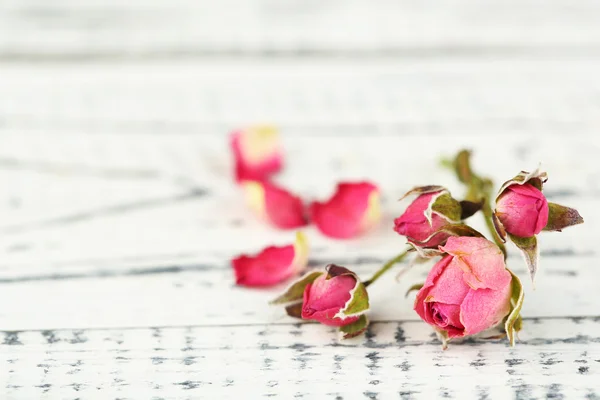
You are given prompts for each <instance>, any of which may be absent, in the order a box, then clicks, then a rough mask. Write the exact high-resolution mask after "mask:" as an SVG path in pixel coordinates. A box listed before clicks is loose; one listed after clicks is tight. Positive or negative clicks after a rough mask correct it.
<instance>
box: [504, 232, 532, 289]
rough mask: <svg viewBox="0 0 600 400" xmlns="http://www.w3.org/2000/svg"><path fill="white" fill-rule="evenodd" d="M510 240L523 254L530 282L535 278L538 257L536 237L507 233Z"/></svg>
mask: <svg viewBox="0 0 600 400" xmlns="http://www.w3.org/2000/svg"><path fill="white" fill-rule="evenodd" d="M508 237H510V240H511V241H512V242H513V243H514V244H515V245H516V246H517V247H518V248H519V250H521V252H522V253H523V255H524V256H525V262H526V263H527V268H528V269H529V276H530V277H531V282H533V279H534V278H535V273H536V272H537V266H538V259H539V258H540V254H539V249H538V245H537V239H536V237H535V236H531V237H527V238H523V237H519V236H515V235H511V234H510V233H509V234H508Z"/></svg>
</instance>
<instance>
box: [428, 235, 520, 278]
mask: <svg viewBox="0 0 600 400" xmlns="http://www.w3.org/2000/svg"><path fill="white" fill-rule="evenodd" d="M440 250H442V251H444V252H446V253H448V254H450V255H452V256H454V259H453V263H456V265H457V266H458V267H459V268H460V269H461V270H462V271H463V279H464V281H465V282H466V283H467V285H469V286H470V287H471V288H473V289H485V288H490V289H496V290H497V289H500V288H504V287H505V286H506V284H507V283H508V282H510V280H511V277H510V273H509V272H508V271H507V270H506V264H505V263H504V256H503V254H502V252H501V251H500V249H499V248H498V246H496V245H495V244H494V243H492V242H490V241H489V240H487V239H485V238H478V237H455V236H453V237H450V238H448V241H447V242H446V245H445V246H441V247H440Z"/></svg>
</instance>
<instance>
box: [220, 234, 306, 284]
mask: <svg viewBox="0 0 600 400" xmlns="http://www.w3.org/2000/svg"><path fill="white" fill-rule="evenodd" d="M307 264H308V241H307V239H306V237H305V236H304V234H303V233H302V232H298V233H297V234H296V242H295V243H294V244H290V245H287V246H280V247H278V246H270V247H267V248H266V249H264V250H263V251H261V252H260V253H259V254H257V255H255V256H247V255H241V256H239V257H236V258H234V259H233V260H232V261H231V265H232V266H233V269H234V272H235V281H236V284H238V285H241V286H271V285H275V284H277V283H279V282H282V281H284V280H286V279H288V278H290V277H292V276H294V275H298V274H300V273H302V271H304V269H306V266H307Z"/></svg>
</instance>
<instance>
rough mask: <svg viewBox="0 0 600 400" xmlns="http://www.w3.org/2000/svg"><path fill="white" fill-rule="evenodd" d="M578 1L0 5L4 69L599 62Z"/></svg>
mask: <svg viewBox="0 0 600 400" xmlns="http://www.w3.org/2000/svg"><path fill="white" fill-rule="evenodd" d="M598 12H599V6H598V3H597V2H595V1H593V0H583V1H578V2H576V3H573V2H570V1H568V0H552V1H539V0H528V1H516V0H511V1H500V0H486V1H473V0H453V1H449V2H443V3H437V2H431V1H428V2H419V3H414V2H411V1H399V2H396V1H387V0H377V1H372V2H369V3H364V2H361V1H358V0H351V1H348V0H346V1H341V0H336V1H329V2H327V3H326V4H322V3H321V2H316V1H303V0H293V1H286V2H284V3H282V2H279V1H273V0H258V1H251V2H242V3H240V2H239V1H236V0H227V1H220V2H218V3H216V4H215V3H214V2H210V1H208V0H202V1H194V0H177V1H171V0H151V1H140V0H137V1H130V2H121V1H117V0H110V1H106V0H87V1H74V0H60V1H53V2H40V1H39V0H18V1H11V0H8V1H3V2H2V3H0V54H1V55H2V56H3V57H2V58H3V59H4V60H15V59H17V60H18V59H28V60H65V59H66V60H103V59H132V58H134V59H135V58H137V59H149V58H154V59H156V58H159V59H173V58H200V57H207V56H213V57H214V56H219V55H226V56H260V57H273V56H278V55H284V56H289V55H292V56H295V57H303V56H305V57H306V56H308V57H312V56H314V55H315V54H324V55H327V56H335V57H339V56H351V57H352V56H359V57H360V56H370V57H373V56H375V57H376V56H384V57H390V56H394V57H405V56H408V57H411V56H412V57H428V56H432V55H433V56H436V55H440V54H441V55H454V54H466V55H475V56H488V55H489V54H503V55H509V56H510V55H517V56H520V55H523V54H526V55H529V54H534V55H542V56H554V55H556V54H557V53H558V54H561V53H566V54H571V55H573V54H575V55H581V54H588V53H589V52H594V53H597V52H598V49H599V45H600V28H599V27H598V24H597V20H596V18H595V16H597V15H598Z"/></svg>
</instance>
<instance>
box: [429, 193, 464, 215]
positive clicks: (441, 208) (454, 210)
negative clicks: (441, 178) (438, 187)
mask: <svg viewBox="0 0 600 400" xmlns="http://www.w3.org/2000/svg"><path fill="white" fill-rule="evenodd" d="M431 209H432V210H433V211H435V212H436V213H437V214H440V215H442V216H444V217H446V218H447V219H449V220H451V221H460V219H461V218H460V217H461V215H462V208H461V207H460V203H459V202H458V201H457V200H455V199H453V198H452V196H450V194H449V193H444V194H442V195H440V196H438V197H437V198H436V199H435V202H434V203H433V205H432V206H431Z"/></svg>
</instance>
